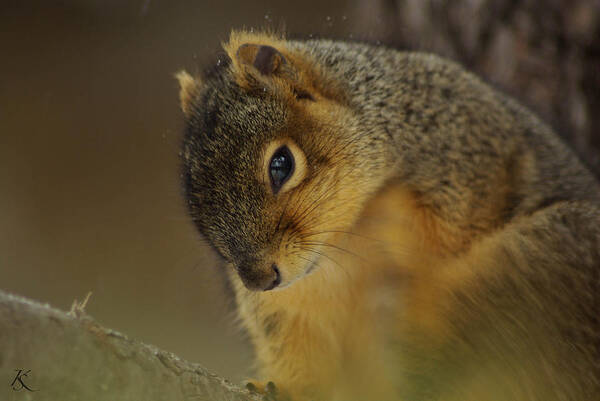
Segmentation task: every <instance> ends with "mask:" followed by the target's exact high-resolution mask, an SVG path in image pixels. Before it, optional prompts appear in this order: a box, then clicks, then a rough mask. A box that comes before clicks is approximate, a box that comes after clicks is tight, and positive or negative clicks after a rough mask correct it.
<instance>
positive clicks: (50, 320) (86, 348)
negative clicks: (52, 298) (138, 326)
mask: <svg viewBox="0 0 600 401" xmlns="http://www.w3.org/2000/svg"><path fill="white" fill-rule="evenodd" d="M19 369H22V372H21V374H22V376H21V382H19V381H18V380H16V381H15V377H16V376H17V373H18V370H19ZM27 371H28V373H27ZM25 373H27V375H26V376H24V374H25ZM0 380H1V382H0V399H2V400H25V399H27V400H30V399H31V400H36V401H47V400H52V401H70V400H76V401H85V400H90V401H104V400H106V401H120V400H136V401H137V400H143V401H159V400H160V401H179V400H181V401H187V400H194V401H205V400H206V401H229V400H231V401H234V400H235V401H256V400H258V399H259V397H258V396H256V395H253V394H250V393H249V392H248V391H246V390H242V389H240V388H238V387H236V386H235V385H233V384H231V383H230V382H228V381H227V380H225V379H223V378H221V377H218V376H216V375H214V374H211V373H209V372H208V371H207V370H206V369H204V368H203V367H201V366H200V365H198V364H194V363H190V362H186V361H184V360H182V359H180V358H178V357H177V356H175V355H173V354H171V353H169V352H165V351H161V350H159V349H157V348H155V347H153V346H150V345H146V344H143V343H140V342H138V341H134V340H131V339H129V338H127V337H126V336H125V335H123V334H121V333H118V332H116V331H113V330H110V329H106V328H104V327H102V326H100V325H99V324H98V323H96V322H95V321H94V320H93V319H92V318H91V317H89V316H87V315H85V313H83V310H82V308H81V306H78V305H76V304H74V308H72V310H71V312H69V313H66V312H62V311H59V310H56V309H53V308H51V307H49V306H48V305H41V304H39V303H36V302H33V301H31V300H28V299H25V298H22V297H19V296H14V295H10V294H7V293H4V292H2V291H0ZM13 382H14V383H13ZM22 384H25V385H27V386H28V387H29V388H30V389H32V390H35V391H33V392H30V391H29V390H27V389H25V388H22V387H23V386H22ZM17 390H18V391H17Z"/></svg>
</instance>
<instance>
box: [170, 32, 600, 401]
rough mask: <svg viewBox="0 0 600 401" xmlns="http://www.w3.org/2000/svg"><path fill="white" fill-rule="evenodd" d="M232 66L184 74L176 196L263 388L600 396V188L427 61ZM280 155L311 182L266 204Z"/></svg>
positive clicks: (473, 88) (552, 138) (359, 53)
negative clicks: (286, 149) (226, 291)
mask: <svg viewBox="0 0 600 401" xmlns="http://www.w3.org/2000/svg"><path fill="white" fill-rule="evenodd" d="M261 46H268V47H269V48H268V49H266V50H265V49H262V50H264V51H263V52H262V53H260V52H261ZM223 47H224V49H225V51H226V53H227V55H228V63H226V64H225V65H222V66H220V67H219V68H218V69H217V71H213V72H212V73H209V74H207V75H206V76H205V77H203V78H202V79H201V80H200V79H198V80H197V81H194V83H192V82H191V81H190V79H189V75H185V74H180V75H179V78H180V82H181V83H182V91H181V102H182V108H183V110H184V112H185V114H186V120H187V131H186V136H185V140H184V150H183V162H184V179H185V185H186V194H187V197H188V201H189V206H190V211H191V214H192V217H193V218H194V221H195V222H196V224H197V226H198V228H199V230H200V231H201V232H202V233H203V234H204V236H205V237H206V238H207V239H208V241H209V243H210V244H211V245H213V246H214V248H215V249H216V251H217V252H219V254H220V255H221V256H223V258H224V260H225V261H226V262H227V263H226V264H227V269H228V272H229V275H230V278H231V281H232V283H233V285H234V287H235V290H236V298H237V303H238V310H239V316H240V318H241V321H242V323H243V325H244V327H245V328H246V329H247V330H248V333H249V334H250V337H251V339H252V341H253V343H254V346H255V350H256V355H257V364H258V369H259V375H260V376H261V378H263V379H264V380H267V381H268V380H272V381H273V382H275V384H276V385H277V387H278V388H279V389H280V390H281V394H284V395H288V396H291V397H292V399H294V400H308V399H323V400H345V401H347V400H382V401H385V400H444V401H454V400H456V401H468V400H480V401H484V400H487V401H500V400H523V401H524V400H544V401H549V400H574V401H575V400H577V401H584V400H594V399H596V398H597V396H598V394H600V368H599V357H600V355H598V349H599V347H600V341H599V339H600V329H599V327H598V305H599V295H598V290H599V289H600V288H599V287H600V285H599V276H600V273H599V269H600V208H599V206H598V204H599V200H600V188H599V186H598V183H597V182H595V181H594V179H593V178H592V176H591V175H590V174H589V173H588V172H587V171H586V170H585V168H583V167H582V166H581V164H580V163H579V162H578V160H577V159H576V158H575V157H574V156H573V155H572V154H571V152H570V151H569V150H568V149H567V148H566V147H565V146H564V145H563V144H562V143H560V141H559V140H558V139H557V138H556V135H555V134H554V133H552V132H551V130H550V129H549V128H547V127H546V126H545V125H544V124H543V123H542V122H540V121H539V120H538V119H537V118H536V117H535V116H533V115H532V114H531V113H530V112H529V111H527V110H525V109H523V108H522V107H521V106H519V105H518V104H517V103H515V102H514V101H512V100H510V99H508V98H506V97H504V96H503V95H501V94H499V93H497V92H496V91H494V90H493V89H491V88H490V87H488V86H487V85H485V84H484V83H482V82H481V81H480V80H479V79H477V78H476V77H475V76H473V75H471V74H469V73H468V72H465V71H464V70H462V69H461V68H460V67H459V66H457V65H455V64H453V63H451V62H448V61H445V60H441V59H439V58H437V57H435V56H432V55H424V54H419V53H403V52H397V51H395V50H392V49H387V48H382V47H373V46H368V45H363V44H357V43H345V42H332V41H326V40H313V41H305V42H303V41H288V40H286V39H285V38H283V37H280V36H276V35H272V34H262V33H248V32H234V33H232V36H231V38H230V40H229V42H228V43H226V44H224V46H223ZM258 54H262V55H267V56H269V57H273V59H272V60H267V61H272V63H270V64H268V63H267V64H263V63H265V61H264V60H262V59H261V60H258V59H257V58H258V56H257V55H258ZM263 67H264V68H263ZM286 141H287V142H286ZM282 143H292V144H294V145H293V146H294V150H293V153H295V154H296V155H297V156H298V158H299V160H300V159H301V160H302V164H301V169H300V170H299V171H301V173H299V174H301V175H300V176H299V177H298V178H297V180H296V181H293V185H290V186H289V188H287V189H286V188H285V187H284V188H282V189H283V190H282V191H281V192H280V193H274V192H273V191H272V190H271V188H270V186H269V184H268V182H267V181H268V173H267V172H266V170H265V168H266V166H267V165H268V162H266V161H265V160H267V159H268V158H269V157H270V156H269V155H270V154H271V153H272V151H273V149H275V148H277V147H278V146H280V144H282ZM265 177H267V178H265ZM274 264H275V265H276V266H278V267H279V270H281V279H282V282H281V285H280V286H279V287H278V288H276V289H275V290H272V291H265V292H256V291H253V290H255V289H257V288H263V287H264V283H268V282H269V281H268V280H271V278H270V277H271V276H269V274H272V270H271V269H272V267H271V266H273V265H274ZM249 288H250V289H252V291H251V290H249ZM259 387H260V386H259Z"/></svg>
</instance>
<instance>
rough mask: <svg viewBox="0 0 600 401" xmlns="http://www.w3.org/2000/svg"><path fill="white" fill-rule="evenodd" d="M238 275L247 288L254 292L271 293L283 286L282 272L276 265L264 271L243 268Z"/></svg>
mask: <svg viewBox="0 0 600 401" xmlns="http://www.w3.org/2000/svg"><path fill="white" fill-rule="evenodd" d="M238 273H239V275H240V277H241V279H242V281H243V282H244V285H245V286H246V288H248V289H249V290H252V291H269V290H272V289H273V288H275V287H277V286H278V285H279V284H281V272H280V271H279V268H278V267H277V265H276V264H275V263H273V264H272V265H271V268H270V269H264V270H262V269H260V270H259V269H252V268H248V266H241V267H240V268H239V269H238Z"/></svg>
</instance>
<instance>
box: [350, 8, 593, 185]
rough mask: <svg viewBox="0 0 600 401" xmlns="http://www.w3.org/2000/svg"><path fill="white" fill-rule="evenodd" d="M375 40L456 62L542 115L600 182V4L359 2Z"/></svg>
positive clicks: (366, 28) (368, 32)
mask: <svg viewBox="0 0 600 401" xmlns="http://www.w3.org/2000/svg"><path fill="white" fill-rule="evenodd" d="M356 10H357V11H358V15H360V16H361V17H360V18H357V21H359V22H360V23H361V24H364V25H363V26H362V27H360V31H362V32H365V33H366V36H367V37H368V38H370V39H375V40H381V41H383V42H384V43H390V44H393V45H395V46H400V47H403V48H409V49H415V50H425V51H432V52H435V53H438V54H441V55H443V56H446V57H449V58H452V59H454V60H456V61H459V62H460V63H462V64H463V65H465V66H466V67H467V68H469V69H470V70H472V71H474V72H476V73H477V74H479V75H481V76H483V77H484V78H485V79H486V80H488V81H489V82H491V83H492V84H494V85H495V86H497V87H499V88H501V89H503V90H504V91H505V92H507V93H509V94H511V95H513V96H514V97H516V98H517V99H519V100H520V101H521V102H522V103H524V104H525V105H527V106H529V107H530V108H531V109H533V110H534V111H536V112H537V113H538V114H540V115H541V117H542V118H544V119H545V120H546V121H547V122H549V123H550V124H551V125H552V126H553V127H554V128H555V129H556V130H557V131H558V132H559V133H560V134H561V135H562V136H563V137H564V138H565V140H566V141H567V142H569V143H570V144H571V145H572V147H573V148H574V149H575V150H576V152H577V153H579V155H580V156H581V157H582V158H583V160H584V161H585V162H586V164H587V165H588V166H589V167H590V169H591V170H592V171H593V172H594V173H595V174H596V176H600V0H543V1H540V0H357V1H356Z"/></svg>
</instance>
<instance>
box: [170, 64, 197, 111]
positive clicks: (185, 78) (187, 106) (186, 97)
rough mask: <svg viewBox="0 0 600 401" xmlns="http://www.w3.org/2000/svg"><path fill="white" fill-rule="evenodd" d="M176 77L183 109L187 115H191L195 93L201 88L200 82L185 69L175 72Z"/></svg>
mask: <svg viewBox="0 0 600 401" xmlns="http://www.w3.org/2000/svg"><path fill="white" fill-rule="evenodd" d="M175 78H176V79H177V81H179V102H180V104H181V110H182V111H183V114H185V115H186V116H187V117H189V115H190V110H191V103H192V100H193V98H194V95H195V94H196V93H197V92H198V89H199V88H200V82H199V81H198V80H197V79H195V78H194V77H192V76H191V75H190V74H188V73H187V71H185V70H181V71H179V72H178V73H177V74H175Z"/></svg>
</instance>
